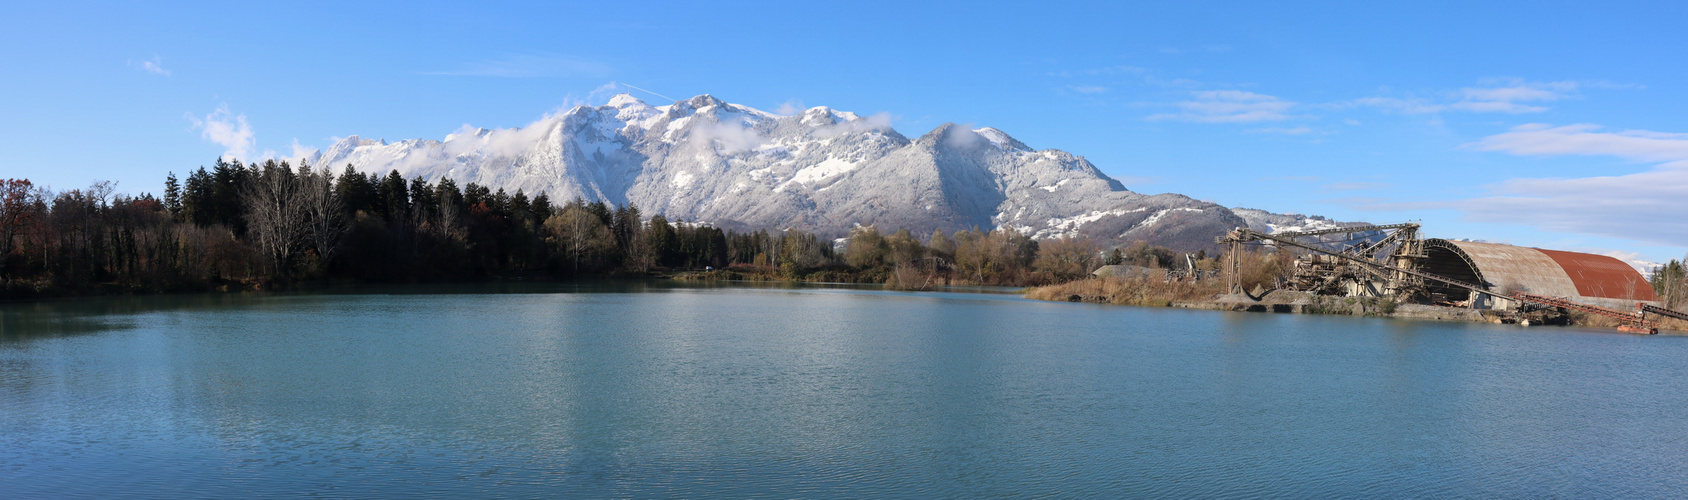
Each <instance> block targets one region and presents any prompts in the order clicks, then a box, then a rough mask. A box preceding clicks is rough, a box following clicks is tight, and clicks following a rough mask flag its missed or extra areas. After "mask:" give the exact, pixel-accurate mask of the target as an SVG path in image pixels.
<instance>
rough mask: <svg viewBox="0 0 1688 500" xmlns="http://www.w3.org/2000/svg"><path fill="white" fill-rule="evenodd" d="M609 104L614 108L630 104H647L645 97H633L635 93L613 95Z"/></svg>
mask: <svg viewBox="0 0 1688 500" xmlns="http://www.w3.org/2000/svg"><path fill="white" fill-rule="evenodd" d="M607 105H608V106H609V107H612V108H625V107H628V106H646V105H647V104H645V100H644V99H640V98H637V97H633V94H628V93H621V94H616V95H615V96H614V97H611V98H610V102H609V103H608V104H607Z"/></svg>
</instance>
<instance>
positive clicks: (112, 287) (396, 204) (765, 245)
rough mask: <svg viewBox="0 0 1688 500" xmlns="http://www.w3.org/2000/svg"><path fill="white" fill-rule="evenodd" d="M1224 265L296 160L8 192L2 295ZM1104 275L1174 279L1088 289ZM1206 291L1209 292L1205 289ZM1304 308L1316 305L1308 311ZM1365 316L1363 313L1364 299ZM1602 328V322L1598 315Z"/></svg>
mask: <svg viewBox="0 0 1688 500" xmlns="http://www.w3.org/2000/svg"><path fill="white" fill-rule="evenodd" d="M1223 258H1225V256H1222V255H1213V256H1209V255H1207V254H1206V253H1205V252H1199V253H1197V254H1193V255H1180V254H1175V253H1173V252H1172V251H1170V250H1168V249H1166V248H1162V247H1158V246H1154V245H1150V244H1148V243H1146V242H1135V243H1132V244H1130V245H1126V246H1123V247H1113V248H1106V247H1104V246H1103V245H1101V244H1099V243H1097V242H1095V241H1092V240H1090V239H1087V238H1083V237H1062V238H1052V239H1044V240H1041V241H1039V240H1033V239H1031V238H1029V237H1027V236H1026V235H1023V234H1020V233H1018V232H1017V231H1015V230H1013V229H1011V228H997V229H992V230H988V231H987V230H981V229H978V228H974V229H969V230H963V231H956V232H952V233H946V232H944V231H934V232H932V233H931V234H928V235H915V234H911V233H910V232H909V231H908V230H905V229H898V230H896V231H895V232H889V233H884V232H881V231H880V230H879V229H878V228H874V227H871V226H859V227H856V228H855V229H853V230H852V231H850V233H849V234H848V235H847V236H846V237H845V238H842V239H840V240H836V241H835V240H831V239H827V238H823V237H822V236H821V235H817V234H814V233H809V232H805V231H802V230H797V229H788V230H783V231H766V230H761V231H750V232H741V231H734V230H725V229H722V228H718V227H713V226H711V225H709V224H704V223H697V222H685V221H670V220H668V219H666V218H665V217H663V216H662V215H654V216H650V217H648V218H647V217H645V216H644V215H643V214H642V213H641V211H640V210H639V209H638V208H637V207H635V206H632V205H630V204H629V205H610V204H608V203H606V202H604V201H601V200H599V201H592V202H587V201H584V200H580V199H575V200H569V201H566V202H563V203H560V204H558V203H555V202H553V200H551V199H550V198H549V197H548V196H547V195H546V194H545V193H539V194H537V195H534V196H532V197H529V195H528V194H526V193H523V192H521V191H517V192H515V193H507V192H505V191H504V190H502V189H499V190H492V189H489V188H488V187H486V186H481V185H477V184H475V183H468V184H466V185H464V186H461V187H459V186H458V185H457V184H456V183H455V182H454V181H452V180H451V179H448V178H442V179H438V180H437V181H430V180H428V179H423V178H412V179H405V178H404V177H402V176H401V175H400V174H399V173H398V172H396V171H393V172H389V173H388V174H386V175H377V174H365V173H361V172H358V171H356V170H355V169H354V168H352V166H350V165H347V166H346V167H345V169H344V170H343V171H341V172H340V173H339V174H338V175H336V174H334V173H333V172H332V171H330V170H329V169H326V168H319V169H312V168H310V167H308V166H306V165H299V166H297V167H295V166H292V165H290V164H289V163H288V162H286V161H275V160H266V161H263V162H259V163H250V164H247V163H242V162H240V161H226V160H223V159H218V161H217V162H216V163H215V164H214V165H213V166H212V167H211V168H209V169H207V168H203V167H201V168H199V169H196V170H194V171H191V172H189V173H188V175H187V178H186V179H185V180H184V179H178V178H177V177H176V176H175V174H173V173H172V174H170V175H169V176H168V177H167V178H166V179H165V182H164V190H163V195H162V197H155V196H153V195H152V194H150V193H143V194H140V195H127V194H120V193H117V192H116V190H115V185H114V184H113V183H110V182H97V183H94V184H93V185H92V186H89V187H87V188H82V189H70V190H64V191H57V192H54V191H51V190H49V189H46V188H44V187H41V186H37V185H35V184H33V183H31V182H30V181H29V180H26V179H4V180H0V299H29V298H39V297H54V296H76V295H96V294H113V293H160V292H192V291H241V290H273V289H300V288H311V287H320V286H325V285H330V284H340V283H425V282H462V281H485V280H500V279H555V280H568V279H578V278H591V277H672V278H675V279H686V280H718V279H727V280H785V281H816V282H845V283H881V284H885V285H886V286H887V287H890V288H893V289H903V290H921V289H930V288H932V287H936V286H944V285H1002V286H1018V287H1032V288H1028V289H1027V290H1026V296H1027V297H1030V298H1034V299H1043V300H1059V301H1074V300H1077V301H1085V302H1096V303H1110V304H1126V305H1140V306H1173V305H1184V306H1191V305H1195V306H1198V307H1213V308H1219V305H1222V304H1220V303H1221V302H1222V300H1220V299H1222V298H1223V294H1224V293H1225V292H1226V290H1225V288H1224V287H1225V283H1226V279H1225V278H1217V279H1215V278H1214V277H1213V275H1214V274H1215V273H1217V272H1218V270H1219V269H1220V268H1221V267H1223V266H1221V265H1220V264H1219V263H1220V262H1221V261H1222V259H1223ZM1293 258H1294V256H1293V255H1292V254H1291V253H1290V252H1274V251H1270V250H1262V249H1252V250H1244V251H1243V252H1242V253H1241V254H1240V255H1239V256H1238V262H1239V266H1238V268H1237V276H1235V278H1236V280H1237V281H1238V282H1239V283H1240V284H1241V285H1242V287H1243V289H1244V290H1262V289H1271V288H1273V287H1274V285H1275V284H1277V283H1280V282H1282V280H1283V279H1284V278H1285V277H1287V276H1288V274H1289V273H1290V272H1291V267H1292V265H1291V262H1292V260H1293ZM1104 264H1126V265H1129V266H1132V267H1134V268H1137V269H1165V268H1168V267H1175V268H1180V269H1181V270H1182V271H1184V273H1183V274H1182V276H1183V277H1167V275H1166V274H1165V273H1147V274H1139V275H1135V276H1121V277H1094V276H1092V275H1091V272H1092V271H1093V270H1095V269H1096V268H1097V267H1098V266H1101V265H1104ZM1204 275H1205V276H1208V278H1207V279H1200V276H1204ZM1683 275H1684V265H1683V264H1682V263H1681V262H1678V261H1675V260H1673V261H1671V262H1670V263H1669V264H1668V265H1666V266H1665V267H1663V268H1662V269H1660V270H1659V271H1658V272H1655V273H1653V277H1652V280H1653V283H1652V284H1653V286H1654V287H1655V289H1657V290H1658V291H1659V292H1660V295H1661V296H1663V297H1673V298H1674V299H1672V301H1673V303H1672V304H1669V305H1670V306H1673V307H1679V306H1681V305H1682V304H1677V303H1675V302H1688V284H1685V283H1684V281H1685V280H1684V279H1683V277H1684V276H1683ZM1304 302H1305V301H1304ZM1314 302H1317V305H1315V306H1313V307H1300V308H1298V311H1303V312H1321V313H1338V314H1374V315H1375V314H1391V313H1392V312H1393V311H1394V309H1395V304H1393V303H1382V302H1379V301H1346V302H1343V301H1340V300H1337V301H1331V300H1318V301H1314ZM1362 302H1363V303H1362ZM1588 321H1590V322H1594V321H1595V320H1592V319H1590V320H1588Z"/></svg>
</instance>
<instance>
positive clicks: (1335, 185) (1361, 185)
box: [1319, 181, 1390, 191]
mask: <svg viewBox="0 0 1688 500" xmlns="http://www.w3.org/2000/svg"><path fill="white" fill-rule="evenodd" d="M1388 187H1390V184H1389V183H1387V182H1365V181H1337V182H1331V183H1327V184H1324V185H1322V186H1319V189H1320V190H1321V191H1372V190H1378V189H1385V188H1388Z"/></svg>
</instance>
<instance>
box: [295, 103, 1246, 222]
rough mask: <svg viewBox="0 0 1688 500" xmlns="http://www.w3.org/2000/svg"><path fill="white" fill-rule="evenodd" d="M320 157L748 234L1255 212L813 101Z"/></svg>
mask: <svg viewBox="0 0 1688 500" xmlns="http://www.w3.org/2000/svg"><path fill="white" fill-rule="evenodd" d="M319 158H320V160H318V161H317V162H318V163H324V164H335V165H344V164H352V165H354V166H355V168H357V169H359V170H362V171H365V172H382V173H384V172H387V171H389V170H397V171H398V172H399V173H400V174H401V175H403V176H405V177H407V178H411V177H423V178H427V179H440V178H451V179H452V180H454V181H456V182H458V183H460V184H462V183H469V182H474V183H478V184H481V185H484V186H487V187H489V188H494V189H500V188H501V189H504V190H506V191H511V192H513V191H515V190H517V189H521V190H524V191H526V192H530V193H537V192H545V193H548V194H550V195H551V197H552V198H553V199H569V198H575V197H579V198H583V199H587V200H604V201H607V202H609V203H616V204H626V203H633V204H637V205H638V206H639V207H640V208H641V209H645V210H648V211H649V212H650V213H652V214H662V215H665V216H667V217H669V218H671V219H685V220H690V221H699V222H704V223H709V224H712V225H716V226H719V227H723V228H729V229H738V230H755V229H767V228H799V229H803V230H806V231H813V232H817V233H820V234H822V235H825V236H841V235H843V234H845V233H847V232H848V231H849V230H850V227H852V226H854V225H856V224H862V225H878V226H880V227H881V228H882V229H886V230H893V229H896V228H899V227H901V228H907V229H909V230H911V231H913V232H916V233H919V234H928V233H930V232H932V231H933V230H943V231H956V230H961V229H967V228H971V227H975V226H977V227H982V228H993V227H1009V228H1013V229H1015V230H1018V231H1020V232H1022V233H1024V234H1028V235H1032V237H1034V238H1040V239H1041V238H1050V237H1058V236H1088V237H1091V238H1095V239H1098V240H1101V241H1103V242H1111V243H1128V242H1130V241H1136V240H1148V241H1153V242H1155V243H1157V244H1161V245H1165V246H1169V247H1172V248H1176V249H1188V250H1191V251H1193V250H1194V249H1196V248H1209V247H1212V245H1213V238H1214V236H1217V235H1220V234H1223V233H1224V232H1225V231H1229V230H1231V229H1233V228H1235V227H1238V226H1243V225H1247V224H1248V222H1247V221H1245V220H1244V219H1243V218H1242V217H1239V216H1238V215H1237V214H1234V213H1232V212H1231V211H1230V210H1229V209H1227V208H1225V207H1222V206H1218V205H1215V204H1212V203H1208V202H1202V201H1197V200H1192V199H1190V198H1188V197H1185V196H1182V195H1177V194H1162V195H1153V196H1150V195H1143V194H1138V193H1134V192H1131V191H1129V190H1126V189H1125V187H1124V186H1123V185H1121V184H1120V183H1119V182H1118V181H1115V180H1114V179H1111V178H1109V177H1108V176H1107V175H1105V174H1103V173H1102V172H1101V171H1100V170H1098V169H1096V168H1095V166H1093V165H1091V164H1090V163H1089V162H1087V161H1085V160H1084V158H1082V157H1079V156H1075V155H1072V154H1068V153H1066V152H1063V151H1059V150H1054V149H1048V150H1042V151H1034V150H1032V149H1031V148H1029V147H1027V146H1026V145H1025V144H1023V143H1021V142H1020V141H1018V140H1015V139H1014V138H1013V137H1012V136H1010V135H1008V133H1006V132H1004V131H1002V130H998V129H996V128H993V127H977V128H974V127H972V126H969V125H961V124H955V123H945V124H943V125H940V126H938V127H937V128H935V129H933V130H932V131H931V132H929V133H927V134H925V135H923V136H921V137H920V138H919V139H916V140H913V141H911V140H909V139H908V138H907V137H904V136H903V135H902V134H899V133H897V131H896V130H895V129H893V128H892V127H891V126H890V120H889V119H888V118H887V117H886V116H885V115H873V116H867V117H863V116H858V115H856V114H855V113H851V112H848V111H838V110H834V109H832V108H828V107H825V106H816V107H812V108H809V109H806V110H804V111H803V112H802V113H800V114H799V115H796V116H779V115H774V114H770V113H767V112H763V111H759V110H756V109H754V108H750V107H746V106H742V105H737V104H730V103H727V102H724V101H722V100H721V99H718V98H716V97H714V96H712V95H709V94H702V95H698V96H695V97H691V98H688V99H685V100H681V101H675V102H674V103H672V104H669V105H664V106H652V105H650V104H647V103H645V101H643V100H640V99H638V98H635V97H633V96H632V95H629V94H617V95H615V96H613V97H611V98H610V100H609V102H608V103H607V104H605V105H603V106H595V107H577V108H575V109H572V110H570V111H569V112H566V113H558V114H552V115H547V116H546V117H545V118H543V119H541V120H538V121H535V122H533V123H531V124H529V125H527V126H525V127H518V128H508V129H497V130H486V129H475V128H470V127H468V126H464V127H463V128H461V129H459V130H458V131H456V132H454V133H453V134H452V135H450V136H447V138H446V139H445V140H443V141H435V140H404V141H399V142H395V143H392V144H390V145H389V144H387V143H386V142H385V141H383V140H371V139H365V138H362V137H359V136H350V137H347V138H345V139H342V140H339V141H337V142H336V143H335V144H334V145H333V146H332V147H330V148H328V149H327V150H325V151H323V152H322V153H321V154H320V157H319Z"/></svg>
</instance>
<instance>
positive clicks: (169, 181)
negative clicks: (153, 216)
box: [164, 172, 182, 222]
mask: <svg viewBox="0 0 1688 500" xmlns="http://www.w3.org/2000/svg"><path fill="white" fill-rule="evenodd" d="M164 210H165V211H167V212H169V213H170V218H171V219H174V220H176V221H178V222H180V221H181V220H182V184H181V183H180V182H177V181H176V173H175V172H170V176H169V177H165V178H164Z"/></svg>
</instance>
